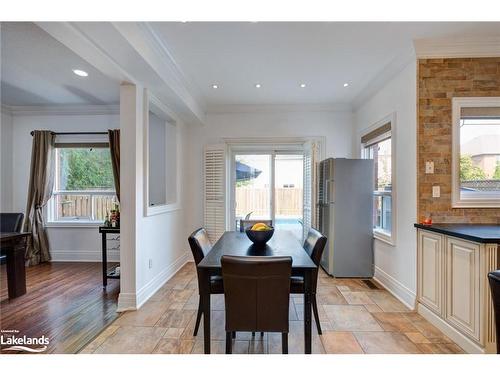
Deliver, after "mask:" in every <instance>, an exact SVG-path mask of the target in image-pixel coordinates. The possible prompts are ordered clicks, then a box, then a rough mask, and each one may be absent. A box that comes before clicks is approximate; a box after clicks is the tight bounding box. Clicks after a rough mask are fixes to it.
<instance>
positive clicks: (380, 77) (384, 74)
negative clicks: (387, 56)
mask: <svg viewBox="0 0 500 375" xmlns="http://www.w3.org/2000/svg"><path fill="white" fill-rule="evenodd" d="M415 60H416V55H415V50H414V48H413V46H410V47H409V48H406V49H405V50H404V51H403V52H401V53H399V54H398V55H397V56H396V57H395V58H394V59H392V60H391V62H389V64H387V65H386V66H385V67H384V68H382V70H381V71H380V72H379V73H378V74H376V75H375V78H373V79H372V80H371V81H370V82H368V84H367V85H366V86H365V87H364V88H363V89H362V90H361V91H360V94H358V95H357V96H356V97H355V98H354V100H353V101H352V107H353V110H354V111H356V110H358V109H359V107H361V106H362V105H363V104H364V103H366V102H367V101H368V100H369V99H370V98H371V97H372V96H374V95H375V94H376V93H377V92H378V91H380V90H381V89H382V88H383V87H384V86H385V85H386V84H387V82H389V81H390V80H391V79H392V78H394V77H395V76H396V75H397V74H398V73H399V72H401V71H402V70H403V69H404V68H405V67H406V66H407V65H408V64H410V63H411V62H413V61H415Z"/></svg>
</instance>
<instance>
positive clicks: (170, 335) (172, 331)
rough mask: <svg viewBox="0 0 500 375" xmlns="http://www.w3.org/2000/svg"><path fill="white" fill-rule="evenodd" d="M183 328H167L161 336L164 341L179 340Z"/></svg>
mask: <svg viewBox="0 0 500 375" xmlns="http://www.w3.org/2000/svg"><path fill="white" fill-rule="evenodd" d="M184 330H185V328H173V327H170V328H167V331H166V332H165V334H164V335H163V337H165V338H166V339H180V338H181V335H182V333H183V332H184Z"/></svg>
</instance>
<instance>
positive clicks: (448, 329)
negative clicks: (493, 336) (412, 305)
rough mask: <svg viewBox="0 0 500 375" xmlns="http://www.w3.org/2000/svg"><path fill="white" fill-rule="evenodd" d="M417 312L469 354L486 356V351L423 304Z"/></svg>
mask: <svg viewBox="0 0 500 375" xmlns="http://www.w3.org/2000/svg"><path fill="white" fill-rule="evenodd" d="M417 311H418V313H419V314H420V315H422V316H423V317H424V318H425V319H427V320H428V321H429V322H430V323H432V324H433V325H435V326H436V327H437V328H439V329H440V330H441V331H442V332H443V333H444V334H445V335H446V336H448V337H449V338H450V339H452V340H453V341H454V342H455V343H456V344H457V345H458V346H460V347H461V348H462V349H463V350H465V351H466V352H467V353H471V354H484V353H485V350H484V349H483V348H481V347H480V346H479V345H478V344H476V343H475V342H474V341H472V340H471V339H469V338H468V337H467V336H464V335H463V334H462V333H460V332H459V331H458V330H456V329H455V328H453V327H452V326H451V325H449V324H448V323H447V322H445V321H444V320H443V319H442V318H441V317H439V316H437V315H436V314H435V313H434V312H432V311H431V310H429V309H428V308H427V307H425V306H424V305H422V304H421V303H418V304H417Z"/></svg>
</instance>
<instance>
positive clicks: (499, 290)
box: [488, 270, 500, 354]
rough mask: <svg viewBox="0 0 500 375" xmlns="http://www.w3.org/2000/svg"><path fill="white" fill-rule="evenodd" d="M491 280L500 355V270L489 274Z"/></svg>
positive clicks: (499, 352)
mask: <svg viewBox="0 0 500 375" xmlns="http://www.w3.org/2000/svg"><path fill="white" fill-rule="evenodd" d="M488 279H489V280H490V290H491V299H492V300H493V310H494V313H495V325H496V329H497V354H500V270H496V271H492V272H490V273H489V274H488Z"/></svg>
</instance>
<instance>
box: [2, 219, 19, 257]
mask: <svg viewBox="0 0 500 375" xmlns="http://www.w3.org/2000/svg"><path fill="white" fill-rule="evenodd" d="M23 219H24V214H23V213H21V212H20V213H10V212H9V213H6V212H2V213H0V232H21V229H22V227H23ZM6 259H7V256H6V255H5V252H4V250H2V249H0V264H4V263H5V261H6Z"/></svg>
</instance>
